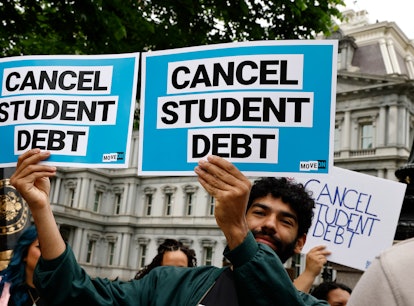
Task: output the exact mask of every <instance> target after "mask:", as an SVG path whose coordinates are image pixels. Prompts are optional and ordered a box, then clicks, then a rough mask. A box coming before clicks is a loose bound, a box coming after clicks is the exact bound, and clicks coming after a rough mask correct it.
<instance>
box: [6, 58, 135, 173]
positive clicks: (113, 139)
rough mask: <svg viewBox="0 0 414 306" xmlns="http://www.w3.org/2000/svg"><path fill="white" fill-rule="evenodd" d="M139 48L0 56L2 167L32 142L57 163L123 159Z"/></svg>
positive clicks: (121, 163) (113, 163) (124, 162)
mask: <svg viewBox="0 0 414 306" xmlns="http://www.w3.org/2000/svg"><path fill="white" fill-rule="evenodd" d="M137 75H138V54H124V55H98V56H85V55H81V56H21V57H13V58H3V59H0V81H1V97H0V143H1V144H2V145H1V148H0V167H9V166H14V165H15V164H16V162H17V158H18V156H19V155H21V154H22V153H24V152H25V151H27V150H29V149H31V148H41V149H43V150H48V151H51V153H52V156H51V157H50V159H48V161H47V163H50V164H54V165H60V166H75V167H85V166H93V167H101V168H103V167H105V168H125V167H127V166H128V158H129V153H128V152H129V146H130V138H131V132H132V120H133V113H134V107H135V100H136V86H137Z"/></svg>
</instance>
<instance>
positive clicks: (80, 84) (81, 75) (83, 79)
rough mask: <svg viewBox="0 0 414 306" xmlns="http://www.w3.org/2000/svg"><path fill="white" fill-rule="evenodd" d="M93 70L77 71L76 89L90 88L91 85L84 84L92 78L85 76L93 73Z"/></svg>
mask: <svg viewBox="0 0 414 306" xmlns="http://www.w3.org/2000/svg"><path fill="white" fill-rule="evenodd" d="M93 73H94V72H93V71H79V81H78V90H92V86H89V87H87V86H85V83H91V82H92V78H87V77H86V76H87V75H93Z"/></svg>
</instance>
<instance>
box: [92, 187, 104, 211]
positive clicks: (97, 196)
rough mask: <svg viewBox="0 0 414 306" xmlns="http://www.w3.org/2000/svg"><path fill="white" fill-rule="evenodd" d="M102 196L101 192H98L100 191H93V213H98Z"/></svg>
mask: <svg viewBox="0 0 414 306" xmlns="http://www.w3.org/2000/svg"><path fill="white" fill-rule="evenodd" d="M102 195H103V192H102V191H100V190H96V191H95V199H94V201H93V211H94V212H98V211H99V208H100V207H101V202H102Z"/></svg>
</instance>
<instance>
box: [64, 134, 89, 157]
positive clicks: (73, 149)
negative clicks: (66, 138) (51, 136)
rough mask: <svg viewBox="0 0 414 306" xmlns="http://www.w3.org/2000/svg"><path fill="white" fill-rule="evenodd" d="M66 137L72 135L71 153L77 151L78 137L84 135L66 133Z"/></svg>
mask: <svg viewBox="0 0 414 306" xmlns="http://www.w3.org/2000/svg"><path fill="white" fill-rule="evenodd" d="M68 135H73V138H72V147H71V151H72V152H76V151H77V149H78V140H79V136H84V135H86V133H85V132H83V131H68Z"/></svg>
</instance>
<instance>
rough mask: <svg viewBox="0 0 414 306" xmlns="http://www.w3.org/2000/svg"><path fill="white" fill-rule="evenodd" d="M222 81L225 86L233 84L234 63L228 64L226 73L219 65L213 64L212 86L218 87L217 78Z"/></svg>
mask: <svg viewBox="0 0 414 306" xmlns="http://www.w3.org/2000/svg"><path fill="white" fill-rule="evenodd" d="M220 76H221V78H222V79H223V80H224V82H225V83H226V85H233V84H234V62H229V63H228V64H227V73H226V71H224V69H223V67H221V65H220V63H214V66H213V86H219V85H220V84H219V77H220Z"/></svg>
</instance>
